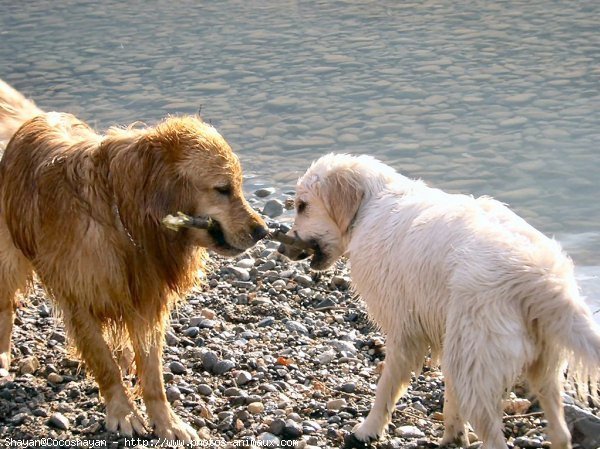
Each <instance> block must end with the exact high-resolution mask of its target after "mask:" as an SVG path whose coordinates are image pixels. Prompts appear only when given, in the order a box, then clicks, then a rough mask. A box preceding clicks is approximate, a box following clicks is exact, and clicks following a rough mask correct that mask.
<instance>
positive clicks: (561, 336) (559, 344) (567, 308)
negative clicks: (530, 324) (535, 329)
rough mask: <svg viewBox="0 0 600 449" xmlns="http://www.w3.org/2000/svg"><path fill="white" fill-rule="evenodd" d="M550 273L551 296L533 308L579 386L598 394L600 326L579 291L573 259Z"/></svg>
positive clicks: (599, 379) (551, 342)
mask: <svg viewBox="0 0 600 449" xmlns="http://www.w3.org/2000/svg"><path fill="white" fill-rule="evenodd" d="M547 274H548V275H549V277H547V278H546V282H548V283H549V284H550V285H551V287H550V288H549V289H547V290H546V292H547V294H548V295H549V296H548V297H546V298H544V300H542V301H540V302H538V303H537V307H534V308H533V309H534V310H532V311H534V315H536V317H537V318H538V321H539V323H540V324H541V329H543V331H542V332H544V333H545V335H546V339H547V341H548V342H549V343H550V344H552V345H554V347H555V348H557V349H558V348H560V349H562V350H563V352H564V354H565V359H566V360H567V361H568V373H569V377H570V378H571V380H574V381H575V382H576V383H577V385H578V386H582V385H588V384H589V386H590V387H591V388H590V391H591V393H592V394H593V395H594V396H596V397H598V396H599V395H600V325H598V323H597V322H595V321H594V316H593V314H592V311H591V310H590V308H589V307H588V305H587V304H586V302H585V301H584V298H583V297H582V296H581V295H580V293H579V289H578V287H577V283H576V281H575V276H574V273H573V264H572V262H571V260H570V259H566V258H565V259H564V260H562V261H560V262H557V264H556V266H554V267H553V268H552V269H551V270H550V272H549V273H547ZM546 285H548V284H546ZM540 299H541V298H540Z"/></svg>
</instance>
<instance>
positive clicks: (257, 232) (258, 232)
mask: <svg viewBox="0 0 600 449" xmlns="http://www.w3.org/2000/svg"><path fill="white" fill-rule="evenodd" d="M268 233H269V228H267V227H265V226H261V225H257V226H255V227H254V229H253V230H252V239H253V240H254V241H255V242H258V241H259V240H262V239H264V238H265V237H266V236H267V234H268Z"/></svg>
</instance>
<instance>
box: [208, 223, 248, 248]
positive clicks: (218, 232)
mask: <svg viewBox="0 0 600 449" xmlns="http://www.w3.org/2000/svg"><path fill="white" fill-rule="evenodd" d="M207 232H208V235H210V238H211V239H212V240H213V247H212V248H211V249H213V250H215V251H216V252H217V253H219V254H221V255H223V256H236V255H238V254H240V253H243V252H244V251H245V250H244V249H241V248H237V247H236V246H233V245H232V244H231V243H229V242H228V241H227V238H226V237H225V233H224V232H223V227H222V226H221V223H219V222H218V221H217V220H215V219H212V222H211V225H210V226H209V228H208V229H207Z"/></svg>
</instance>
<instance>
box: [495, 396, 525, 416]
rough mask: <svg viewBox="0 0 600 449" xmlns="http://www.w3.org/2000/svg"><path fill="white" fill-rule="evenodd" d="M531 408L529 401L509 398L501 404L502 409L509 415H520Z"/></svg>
mask: <svg viewBox="0 0 600 449" xmlns="http://www.w3.org/2000/svg"><path fill="white" fill-rule="evenodd" d="M529 407H531V401H529V400H528V399H525V398H511V399H506V400H505V401H503V402H502V408H503V409H504V412H505V413H508V414H509V415H522V414H524V413H527V410H529Z"/></svg>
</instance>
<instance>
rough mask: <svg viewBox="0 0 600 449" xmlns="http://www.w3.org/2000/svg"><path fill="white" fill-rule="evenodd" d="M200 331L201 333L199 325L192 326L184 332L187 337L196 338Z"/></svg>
mask: <svg viewBox="0 0 600 449" xmlns="http://www.w3.org/2000/svg"><path fill="white" fill-rule="evenodd" d="M199 333H200V328H199V327H197V326H192V327H188V328H187V329H186V330H185V331H184V332H183V335H185V336H186V337H190V338H195V337H197V336H198V334H199Z"/></svg>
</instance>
